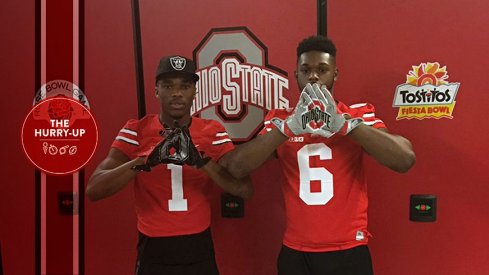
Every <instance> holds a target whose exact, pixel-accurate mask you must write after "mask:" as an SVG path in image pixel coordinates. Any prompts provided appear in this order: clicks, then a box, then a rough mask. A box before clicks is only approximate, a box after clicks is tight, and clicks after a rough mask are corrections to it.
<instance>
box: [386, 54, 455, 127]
mask: <svg viewBox="0 0 489 275" xmlns="http://www.w3.org/2000/svg"><path fill="white" fill-rule="evenodd" d="M459 86H460V83H449V82H448V72H447V69H446V66H443V67H441V66H440V64H439V63H438V62H433V63H430V62H428V63H421V64H420V65H419V66H413V69H412V70H411V71H409V73H408V74H407V76H406V83H405V84H401V85H399V86H397V88H396V94H395V96H394V103H393V105H392V106H393V107H399V112H398V114H397V120H400V119H413V118H416V119H419V120H421V119H425V118H436V119H440V118H449V119H452V118H453V116H452V113H453V109H454V107H455V97H456V96H457V91H458V88H459Z"/></svg>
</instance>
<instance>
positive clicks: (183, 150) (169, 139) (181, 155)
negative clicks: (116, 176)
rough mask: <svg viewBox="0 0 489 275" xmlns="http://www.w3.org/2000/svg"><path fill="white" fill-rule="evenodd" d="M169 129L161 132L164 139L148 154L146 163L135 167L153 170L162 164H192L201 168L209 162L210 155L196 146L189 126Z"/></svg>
mask: <svg viewBox="0 0 489 275" xmlns="http://www.w3.org/2000/svg"><path fill="white" fill-rule="evenodd" d="M175 126H176V128H174V129H168V130H166V131H162V133H160V134H161V135H162V136H163V140H162V141H161V142H160V143H158V144H157V145H156V146H155V147H154V148H153V150H152V151H151V153H150V154H149V155H148V156H147V159H146V163H145V164H142V165H136V166H134V167H133V169H134V170H137V171H146V172H149V171H151V168H152V167H154V166H156V165H158V164H160V163H164V164H168V163H171V164H176V165H184V164H187V165H190V166H193V167H196V168H197V169H198V168H201V167H202V166H204V165H206V164H207V162H209V160H210V157H207V156H205V155H204V154H203V153H201V152H199V151H198V150H197V148H196V147H195V145H194V143H193V141H192V138H191V136H190V131H189V129H188V127H186V126H184V127H178V123H175Z"/></svg>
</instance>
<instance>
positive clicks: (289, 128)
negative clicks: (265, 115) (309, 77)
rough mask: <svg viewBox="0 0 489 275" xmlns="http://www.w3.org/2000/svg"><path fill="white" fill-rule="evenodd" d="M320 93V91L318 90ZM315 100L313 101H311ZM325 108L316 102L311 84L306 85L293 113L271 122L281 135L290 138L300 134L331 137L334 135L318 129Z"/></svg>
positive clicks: (316, 98) (273, 119) (316, 97)
mask: <svg viewBox="0 0 489 275" xmlns="http://www.w3.org/2000/svg"><path fill="white" fill-rule="evenodd" d="M318 91H319V92H321V90H320V89H319V90H318ZM313 99H315V101H314V100H313ZM324 109H325V106H324V105H323V106H321V102H320V101H319V100H318V95H315V91H314V89H313V87H312V85H311V84H307V85H306V87H305V88H304V89H303V90H302V92H301V95H300V97H299V101H298V102H297V105H296V107H295V109H294V110H293V113H292V114H291V115H290V116H288V117H287V118H286V119H285V120H282V119H280V118H276V117H274V118H272V119H271V122H272V123H273V124H274V125H275V126H276V127H277V128H278V129H279V130H280V132H282V134H284V135H286V136H288V137H291V136H297V135H300V134H306V133H308V134H317V135H321V136H328V137H329V136H332V135H333V134H334V133H331V132H328V131H325V130H323V129H321V128H319V127H318V125H322V124H323V123H322V120H321V117H323V118H324V117H325V115H324V112H322V111H321V110H324Z"/></svg>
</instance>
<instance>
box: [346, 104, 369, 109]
mask: <svg viewBox="0 0 489 275" xmlns="http://www.w3.org/2000/svg"><path fill="white" fill-rule="evenodd" d="M363 106H367V103H358V104H353V105H350V108H353V109H355V108H360V107H363Z"/></svg>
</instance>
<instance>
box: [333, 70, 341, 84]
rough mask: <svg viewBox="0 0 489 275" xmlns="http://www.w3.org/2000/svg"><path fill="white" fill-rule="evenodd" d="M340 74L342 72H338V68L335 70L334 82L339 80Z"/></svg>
mask: <svg viewBox="0 0 489 275" xmlns="http://www.w3.org/2000/svg"><path fill="white" fill-rule="evenodd" d="M339 74H340V71H339V70H338V68H336V69H335V70H334V81H336V79H338V75H339Z"/></svg>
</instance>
